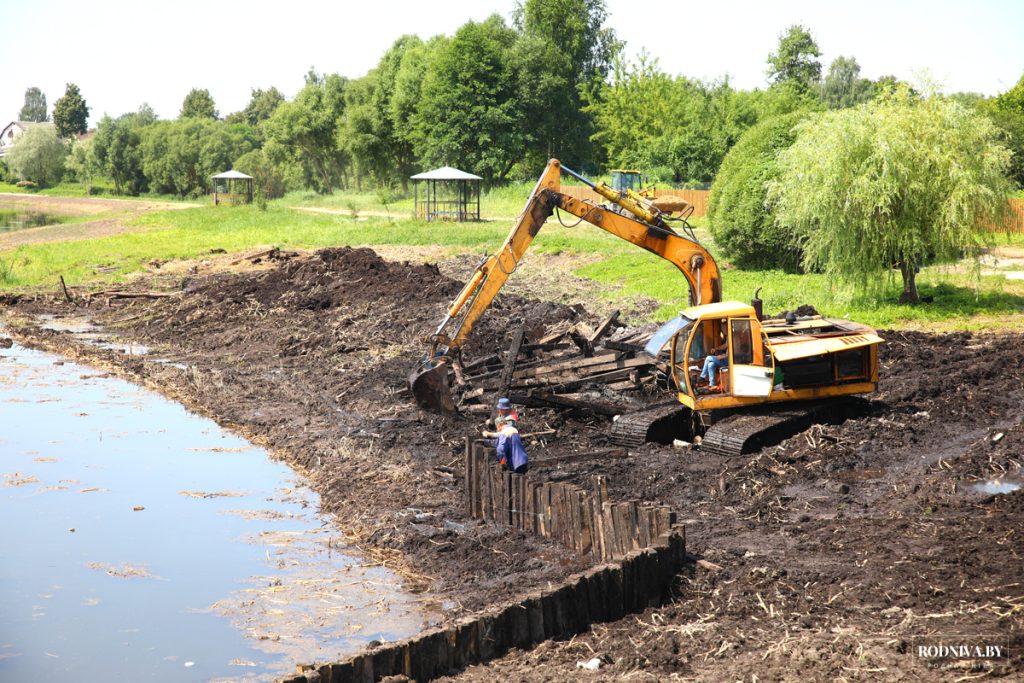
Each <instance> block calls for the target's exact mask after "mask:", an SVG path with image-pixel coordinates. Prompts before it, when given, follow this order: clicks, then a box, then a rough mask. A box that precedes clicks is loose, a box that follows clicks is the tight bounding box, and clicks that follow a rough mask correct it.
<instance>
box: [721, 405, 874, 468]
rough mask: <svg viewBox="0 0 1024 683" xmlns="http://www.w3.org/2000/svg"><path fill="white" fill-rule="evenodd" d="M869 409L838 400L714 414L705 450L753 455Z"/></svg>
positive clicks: (760, 407) (727, 453) (726, 453)
mask: <svg viewBox="0 0 1024 683" xmlns="http://www.w3.org/2000/svg"><path fill="white" fill-rule="evenodd" d="M866 406H867V402H866V401H864V400H863V399H857V398H836V399H828V400H823V401H808V402H803V403H795V404H783V405H774V406H759V407H757V408H750V409H746V410H740V411H730V412H728V413H725V414H722V415H714V416H713V423H712V425H711V426H710V427H708V428H707V431H705V432H704V437H703V441H702V442H701V450H703V451H706V452H708V453H716V454H719V455H740V454H742V453H753V452H755V451H759V450H761V449H762V448H764V447H766V446H774V445H775V444H777V443H780V442H781V441H784V440H785V439H788V438H789V437H791V436H793V435H794V434H796V433H798V432H801V431H803V430H805V429H807V428H808V427H809V426H811V424H813V423H814V422H828V423H830V424H839V423H841V422H843V421H845V420H846V419H847V418H848V417H851V416H853V415H857V414H861V413H862V412H863V411H864V410H865V409H866Z"/></svg>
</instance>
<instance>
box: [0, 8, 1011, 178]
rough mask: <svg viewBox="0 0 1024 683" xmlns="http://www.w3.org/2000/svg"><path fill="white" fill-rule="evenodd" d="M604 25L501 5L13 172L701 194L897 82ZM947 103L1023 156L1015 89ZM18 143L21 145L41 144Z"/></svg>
mask: <svg viewBox="0 0 1024 683" xmlns="http://www.w3.org/2000/svg"><path fill="white" fill-rule="evenodd" d="M606 19H607V12H606V8H605V5H604V1H603V0H524V1H523V2H521V3H519V4H518V5H517V7H516V9H515V11H514V13H513V17H512V20H511V22H506V21H505V20H504V19H503V18H502V17H500V16H498V15H494V16H491V17H490V18H488V19H486V20H484V21H480V22H473V21H470V22H467V23H466V24H464V25H463V26H462V27H460V28H459V29H458V30H457V31H455V33H454V34H453V35H451V36H435V37H433V38H430V39H427V40H424V39H421V38H420V37H417V36H414V35H407V36H402V37H401V38H399V39H398V40H396V41H395V42H394V44H393V45H392V46H391V47H390V48H389V49H388V50H387V51H386V52H385V53H384V54H383V55H382V56H381V58H380V60H379V62H378V63H377V66H376V67H374V68H373V69H372V70H370V72H369V73H367V74H366V75H365V76H363V77H361V78H347V77H344V76H342V75H340V74H336V73H329V74H322V73H317V72H316V71H315V70H313V69H311V70H310V71H309V72H308V73H307V74H306V77H305V84H304V86H303V87H302V89H301V90H300V91H299V92H298V93H297V94H296V95H295V96H294V97H292V98H291V99H288V98H286V97H285V96H284V94H283V93H281V92H280V91H279V90H277V89H276V88H274V87H270V88H268V89H266V90H264V89H254V90H253V91H252V96H251V98H250V101H249V103H248V104H247V105H246V107H245V108H244V109H243V110H241V111H238V112H234V113H230V114H228V115H226V116H223V117H221V116H220V113H219V112H218V110H217V107H216V104H215V102H214V99H213V97H212V96H211V94H210V93H209V92H208V91H207V90H204V89H200V88H197V89H194V90H192V92H190V93H188V95H187V96H186V97H185V99H184V101H183V103H182V107H181V111H180V115H179V116H178V118H176V119H174V120H158V119H157V117H156V116H155V115H154V113H153V111H152V109H150V108H149V107H148V106H146V105H143V106H142V107H140V109H139V110H138V111H136V112H130V113H127V114H122V115H120V116H109V115H107V116H104V117H103V118H102V119H101V120H100V121H99V123H98V125H97V129H96V133H95V135H94V136H92V138H91V139H88V140H82V141H77V142H74V143H72V144H66V143H65V144H63V145H54V144H53V141H52V140H49V141H47V145H44V146H45V147H47V149H48V150H49V151H48V152H47V153H46V154H45V155H41V156H46V157H47V158H48V159H49V162H48V163H49V166H48V167H47V168H46V172H44V173H40V172H39V171H38V170H35V169H37V168H41V167H44V166H47V164H44V163H36V164H35V165H34V166H33V164H30V163H27V162H26V161H25V159H24V158H23V157H28V156H30V155H28V154H21V155H18V154H14V156H13V158H12V157H9V166H10V169H9V173H12V174H13V175H16V176H20V177H25V178H28V179H33V180H35V179H36V178H38V179H39V181H41V182H44V183H45V182H55V179H57V178H59V177H60V176H61V175H66V177H70V178H73V179H76V180H79V181H81V182H83V183H86V184H88V183H90V182H91V179H92V177H93V176H96V175H102V176H105V177H109V178H110V179H112V181H113V184H114V188H115V192H118V193H126V194H138V193H143V192H157V193H168V194H175V195H178V196H181V197H188V196H195V195H198V194H202V193H204V192H207V191H208V190H209V183H210V180H209V178H210V176H211V175H213V174H214V173H217V172H219V171H223V170H225V169H227V168H231V167H234V168H236V169H238V170H240V171H243V172H246V173H249V174H250V175H253V176H255V177H256V179H257V188H258V191H259V192H260V193H261V194H263V195H264V196H265V197H274V196H279V195H280V194H282V193H283V192H285V191H287V190H292V189H309V190H314V191H317V192H322V193H330V192H333V191H335V190H338V189H350V188H351V189H363V188H364V187H367V186H370V187H401V188H403V190H404V189H406V184H407V179H408V177H409V176H410V175H411V174H413V173H415V172H416V171H418V170H424V169H427V168H432V167H435V166H440V165H444V164H448V165H452V166H457V167H459V168H463V169H465V170H469V171H472V172H474V173H477V174H478V175H481V176H482V177H483V178H484V180H485V183H487V184H489V185H490V184H495V183H503V182H505V181H508V180H513V179H523V178H532V177H533V176H535V175H536V173H537V171H538V169H539V168H540V167H541V166H542V164H543V163H544V161H545V160H546V159H548V158H550V157H558V158H561V159H563V160H564V161H566V163H571V164H572V165H574V166H576V167H579V168H582V169H583V170H586V171H590V172H595V171H598V170H600V169H606V168H611V167H635V168H639V169H641V170H642V171H643V172H645V173H646V174H647V175H648V176H650V177H651V178H652V179H654V180H656V181H658V182H660V183H669V184H675V185H689V186H705V187H706V186H707V185H708V184H709V183H711V182H712V181H713V180H714V179H715V178H716V176H717V175H718V172H719V169H720V167H721V166H722V163H723V160H724V159H725V158H726V155H727V154H728V153H729V151H730V150H731V149H733V147H734V146H735V145H736V143H737V142H738V141H739V140H740V139H741V137H742V136H743V135H744V133H745V132H746V131H748V130H749V129H751V128H752V127H753V126H755V125H757V124H758V123H761V122H765V121H768V120H770V119H773V118H774V117H778V116H783V115H792V114H799V113H804V114H810V113H817V112H826V111H834V110H842V109H847V108H853V107H856V106H859V105H862V104H864V103H869V102H871V101H873V100H874V99H875V98H876V97H877V96H878V94H879V93H884V92H892V91H893V90H894V89H895V88H896V87H897V86H898V85H899V84H898V81H897V79H895V78H893V77H886V78H881V79H878V80H875V81H872V80H868V79H865V78H862V77H861V75H860V67H859V65H858V64H857V61H856V59H855V58H853V57H851V56H844V57H837V58H836V59H835V60H833V61H832V62H831V64H830V66H829V68H828V69H827V70H825V69H824V68H823V66H822V64H821V62H820V61H819V57H820V54H821V52H820V50H819V48H818V46H817V44H816V42H815V40H814V38H813V36H812V35H811V33H810V31H808V30H807V29H806V28H805V27H802V26H792V27H790V28H789V29H787V31H785V32H784V33H783V34H782V35H780V36H779V43H778V46H777V49H776V50H775V51H773V52H772V53H771V54H770V55H768V56H767V58H766V75H767V79H768V83H769V85H768V87H766V88H764V89H754V90H739V89H736V88H734V87H733V86H732V85H731V84H730V82H729V80H728V79H727V78H723V79H720V80H715V81H702V80H698V79H692V78H688V77H686V76H680V75H675V76H674V75H670V74H667V73H665V72H664V71H663V70H662V69H661V68H660V66H659V65H658V63H657V61H656V60H655V59H652V58H651V57H650V56H649V55H647V54H646V53H643V52H641V53H640V55H639V56H638V57H636V58H635V59H629V58H627V57H626V55H625V53H624V50H623V47H624V46H623V44H622V43H621V41H619V40H618V38H617V37H616V34H615V31H614V29H612V28H611V27H609V26H607V25H606V24H607V21H606ZM71 87H72V86H71V85H69V87H68V90H69V92H68V94H66V95H65V98H68V97H69V95H70V94H71ZM74 94H75V97H77V100H75V99H74V98H72V100H73V102H72V104H74V103H75V102H78V103H79V104H80V107H79V108H78V109H74V108H73V107H72V109H74V111H76V112H79V113H80V112H81V110H82V109H83V108H85V102H84V100H81V94H80V93H78V89H77V87H75V88H74ZM65 98H62V100H63V99H65ZM952 99H957V100H958V101H960V102H961V103H962V104H963V105H964V106H967V107H969V108H971V109H972V110H974V111H977V112H979V113H981V114H983V115H984V116H986V117H987V118H988V119H989V120H991V121H993V122H994V123H995V124H996V126H997V127H998V128H999V130H1000V131H1001V134H1002V135H1003V136H1004V141H1005V143H1006V144H1007V146H1009V147H1010V148H1011V149H1012V150H1013V151H1015V152H1020V151H1021V147H1022V146H1024V102H1021V101H1020V99H1021V97H1020V96H1019V95H1012V96H1011V94H1010V93H1007V94H1004V95H1003V96H1000V97H998V98H985V97H982V96H980V95H972V94H960V95H957V96H954V97H953V98H952ZM58 104H60V103H58ZM65 109H66V108H65ZM40 112H41V113H42V116H44V117H45V113H46V104H45V96H43V95H42V93H40V92H38V90H37V89H30V91H29V92H27V93H26V106H25V108H24V109H23V111H22V117H23V118H26V119H28V120H32V119H31V118H30V117H32V116H35V117H38V116H39V115H40ZM86 112H87V109H86ZM53 116H54V124H55V129H56V130H55V133H56V137H57V138H58V139H59V140H60V139H66V138H67V134H66V133H67V130H68V128H67V127H66V123H65V122H66V121H67V120H68V119H67V112H66V111H64V110H63V109H62V113H61V114H60V117H58V107H55V108H54V114H53ZM86 116H87V114H86ZM58 118H59V120H58ZM798 118H799V117H798ZM37 120H38V119H37ZM81 127H82V128H84V118H82V126H81ZM72 130H73V131H74V132H81V131H80V130H78V129H76V128H72ZM29 132H32V133H33V137H35V138H39V139H41V138H43V137H44V136H45V135H46V134H45V133H43V132H42V131H39V132H36V131H29ZM21 139H22V140H24V141H25V143H26V144H24V145H22V144H21V143H19V146H24V147H25V148H26V151H27V148H28V147H29V146H30V145H28V144H27V143H28V141H29V140H31V139H32V138H30V137H29V136H28V135H27V134H26V135H23V136H22V138H21ZM60 148H62V149H63V150H64V153H63V156H61V155H60V153H59V151H60ZM12 154H13V152H12ZM47 155H48V156H47ZM36 156H40V155H36ZM57 157H60V164H62V165H58V164H57V161H56V158H57ZM1021 158H1022V155H1021V154H1019V153H1018V154H1015V155H1014V158H1013V162H1012V164H1013V165H1012V167H1011V175H1012V177H1013V178H1014V179H1015V181H1016V182H1017V183H1018V184H1019V183H1021V182H1022V181H1024V168H1022V165H1021ZM58 166H59V167H58ZM2 170H3V169H0V171H2ZM33 174H35V176H36V177H31V176H32V175H33Z"/></svg>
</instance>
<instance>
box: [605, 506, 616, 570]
mask: <svg viewBox="0 0 1024 683" xmlns="http://www.w3.org/2000/svg"><path fill="white" fill-rule="evenodd" d="M601 520H602V524H603V526H604V546H605V559H606V560H611V559H613V558H615V557H616V556H617V554H618V550H617V548H616V547H615V546H616V544H615V515H614V514H613V512H612V504H611V503H609V502H608V501H607V500H606V501H605V502H604V506H603V507H602V509H601Z"/></svg>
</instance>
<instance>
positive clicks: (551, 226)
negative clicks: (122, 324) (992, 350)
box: [0, 203, 1024, 329]
mask: <svg viewBox="0 0 1024 683" xmlns="http://www.w3.org/2000/svg"><path fill="white" fill-rule="evenodd" d="M572 218H573V217H571V216H563V219H564V220H565V222H566V223H568V224H571V223H572V220H571V219H572ZM127 220H131V221H132V223H133V224H134V225H135V226H136V227H138V228H139V229H140V230H141V231H140V232H134V233H127V234H121V235H116V236H112V237H107V238H102V239H94V240H82V241H74V242H64V243H49V244H35V245H26V246H22V247H19V248H17V249H16V250H14V251H7V252H0V288H2V289H7V290H12V289H13V290H25V289H31V288H33V287H37V286H41V287H46V288H50V287H53V286H54V285H55V283H56V281H57V278H58V276H59V275H63V276H64V278H65V280H66V281H67V282H68V284H71V285H80V284H85V283H100V282H108V281H117V280H121V279H123V278H124V277H125V276H127V275H129V274H131V273H134V272H138V271H140V270H142V269H144V268H145V267H146V266H147V264H148V263H149V262H150V261H152V260H154V259H160V260H172V259H189V258H196V257H200V256H202V255H204V254H207V253H209V251H210V250H211V249H224V250H226V251H227V252H235V251H241V250H244V249H249V248H252V247H257V246H263V245H266V246H280V247H284V248H319V247H325V246H334V245H368V246H379V245H394V246H401V245H408V246H412V247H417V246H429V247H442V248H443V250H444V253H450V254H456V253H478V254H483V253H492V252H493V251H494V250H495V249H496V248H497V247H498V246H499V245H500V244H501V242H502V240H504V238H505V236H506V235H507V234H508V231H509V229H510V228H511V224H510V223H509V222H507V221H495V222H483V223H465V224H460V225H455V224H450V223H446V224H438V223H425V222H422V221H416V220H412V219H401V220H388V219H386V218H378V217H369V218H362V219H359V220H353V219H352V218H351V217H348V216H345V215H333V214H310V213H305V212H301V211H294V210H292V209H290V208H287V206H284V205H283V203H272V204H271V206H270V208H269V209H268V210H266V211H260V210H259V209H257V208H256V207H251V206H247V207H220V208H218V207H212V206H204V207H200V208H190V209H179V210H168V211H155V212H150V213H146V214H142V215H139V216H136V217H134V218H132V219H127ZM701 226H702V221H697V227H698V236H699V237H700V238H701V239H702V240H706V241H707V242H708V243H710V239H709V238H708V236H707V235H706V233H705V232H704V231H703V229H702V228H701ZM708 246H709V248H710V249H711V251H712V253H714V252H715V249H714V247H713V246H712V245H710V244H708ZM531 252H532V253H535V254H549V255H554V254H569V255H573V254H578V255H581V256H591V258H587V259H585V260H586V264H585V265H581V266H579V267H577V268H575V269H574V270H573V273H574V274H575V275H577V276H580V277H584V278H588V279H590V280H593V281H594V282H595V285H594V293H593V298H595V299H598V298H600V299H603V300H605V301H608V302H612V303H614V304H616V305H618V304H619V303H621V304H623V305H624V306H625V307H627V308H628V307H629V304H630V302H633V303H635V302H637V301H638V300H644V299H646V300H650V299H653V300H655V301H658V302H660V303H661V306H660V307H658V308H657V310H655V311H654V312H653V313H651V314H648V315H647V317H648V318H649V319H653V320H665V319H667V318H669V317H671V316H672V315H674V314H675V313H676V312H678V311H679V310H680V309H681V308H685V307H686V305H687V297H688V290H687V287H686V282H685V280H684V279H683V277H682V275H681V274H680V273H679V272H678V271H677V270H676V269H675V268H674V267H673V266H671V265H670V264H668V263H666V262H665V261H663V260H661V259H659V258H657V257H655V256H653V255H651V254H647V253H646V252H644V251H641V250H639V249H636V248H635V247H633V246H631V245H629V244H627V243H625V242H623V241H622V240H620V239H618V238H615V237H613V236H611V235H609V234H608V233H605V232H603V231H601V230H599V229H598V228H595V227H593V226H590V225H586V224H581V225H579V226H577V227H574V228H563V227H562V226H560V225H559V224H558V223H557V222H556V220H554V219H552V220H551V221H549V222H548V224H547V225H546V226H545V227H544V229H543V230H542V231H541V232H540V233H539V235H538V236H537V238H536V240H535V242H534V246H533V249H532V250H531ZM594 254H597V255H599V256H600V258H599V259H597V260H595V259H593V258H592V255H594ZM110 269H113V270H112V272H107V271H109V270H110ZM961 270H962V269H961ZM722 279H723V291H724V295H725V298H726V299H737V300H740V301H747V300H749V299H750V298H751V297H752V296H753V294H754V291H755V290H756V289H757V288H758V287H762V288H763V289H762V292H761V298H762V299H763V300H764V302H765V310H766V312H769V313H774V312H777V311H779V310H782V309H792V308H795V307H796V306H798V305H800V304H811V305H813V306H815V307H816V308H818V310H819V311H821V312H822V313H823V314H825V315H829V316H833V317H849V318H851V319H853V320H858V321H860V322H864V323H867V324H869V325H873V326H876V327H882V328H884V327H929V328H933V329H953V328H956V329H973V328H1000V327H1002V326H1006V325H1011V326H1014V327H1024V281H1010V280H1006V279H1005V278H1003V277H1002V276H985V277H981V278H978V277H975V276H973V275H970V274H968V273H964V272H960V271H954V270H952V269H950V268H942V267H932V268H927V269H925V270H924V271H922V273H921V275H920V277H919V283H920V289H921V293H922V294H923V295H931V296H933V297H934V301H933V302H932V303H929V304H920V305H917V306H900V305H897V304H896V303H895V300H896V297H897V296H898V294H899V290H900V283H899V282H898V277H897V278H893V279H891V280H889V281H887V282H885V283H883V284H884V286H883V287H882V288H881V291H880V293H878V294H877V295H876V296H874V297H869V296H852V295H850V294H849V292H847V291H844V290H840V289H837V288H835V287H834V286H833V284H832V282H831V281H830V280H829V279H828V278H826V277H825V276H822V275H816V274H809V275H795V274H789V273H784V272H781V271H775V270H766V271H747V270H741V269H737V268H731V267H727V266H725V264H723V272H722Z"/></svg>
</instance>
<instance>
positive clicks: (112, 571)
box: [85, 562, 158, 579]
mask: <svg viewBox="0 0 1024 683" xmlns="http://www.w3.org/2000/svg"><path fill="white" fill-rule="evenodd" d="M85 566H86V567H88V568H89V569H96V570H98V571H102V572H106V573H107V575H108V576H116V577H118V578H120V579H155V578H158V577H156V576H153V574H151V573H150V571H149V570H148V569H146V568H145V567H137V566H134V565H130V564H128V563H124V564H122V565H121V566H120V567H115V566H114V565H112V564H107V563H106V562H88V563H86V565H85Z"/></svg>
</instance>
